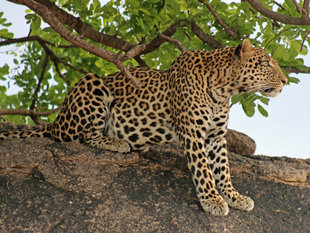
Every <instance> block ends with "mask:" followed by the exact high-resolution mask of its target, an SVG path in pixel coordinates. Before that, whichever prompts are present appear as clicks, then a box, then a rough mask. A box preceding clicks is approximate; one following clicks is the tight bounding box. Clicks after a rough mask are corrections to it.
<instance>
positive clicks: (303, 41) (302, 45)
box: [300, 31, 310, 52]
mask: <svg viewBox="0 0 310 233" xmlns="http://www.w3.org/2000/svg"><path fill="white" fill-rule="evenodd" d="M309 34H310V31H308V32H307V34H306V35H305V37H304V39H303V40H302V43H301V46H300V52H301V51H302V48H303V47H304V44H305V42H306V40H307V38H308V36H309Z"/></svg>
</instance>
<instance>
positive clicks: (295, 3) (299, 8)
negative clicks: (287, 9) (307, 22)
mask: <svg viewBox="0 0 310 233" xmlns="http://www.w3.org/2000/svg"><path fill="white" fill-rule="evenodd" d="M293 3H294V5H295V6H296V10H297V12H298V13H299V14H301V13H302V10H303V9H302V8H301V7H300V6H299V5H298V3H297V2H296V0H293Z"/></svg>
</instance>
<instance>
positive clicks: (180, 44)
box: [159, 33, 186, 53]
mask: <svg viewBox="0 0 310 233" xmlns="http://www.w3.org/2000/svg"><path fill="white" fill-rule="evenodd" d="M159 37H160V38H162V39H164V40H165V41H168V42H169V43H172V44H175V45H176V46H178V48H179V49H180V50H181V52H182V53H184V52H186V48H185V47H184V46H183V44H182V43H181V42H180V41H178V40H176V39H172V38H170V37H168V36H165V35H163V34H162V33H159Z"/></svg>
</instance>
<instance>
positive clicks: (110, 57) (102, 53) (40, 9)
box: [12, 0, 140, 87]
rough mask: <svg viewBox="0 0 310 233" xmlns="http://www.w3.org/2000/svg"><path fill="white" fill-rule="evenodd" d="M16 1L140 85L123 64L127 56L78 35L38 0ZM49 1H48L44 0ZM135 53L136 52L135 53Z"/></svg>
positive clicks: (62, 34)
mask: <svg viewBox="0 0 310 233" xmlns="http://www.w3.org/2000/svg"><path fill="white" fill-rule="evenodd" d="M12 1H13V2H15V3H19V4H23V5H26V6H28V7H29V8H30V9H32V10H33V11H34V12H36V13H37V14H39V15H40V16H41V17H42V19H43V20H44V21H46V22H47V23H48V24H49V25H50V26H51V27H52V28H53V29H54V30H55V31H56V32H57V33H59V34H60V35H61V36H62V37H63V38H65V39H66V40H67V41H69V42H71V43H72V44H73V45H75V46H77V47H80V48H82V49H84V50H86V51H88V52H90V53H93V54H94V55H96V56H98V57H101V58H103V59H105V60H107V61H110V62H113V63H114V64H115V65H116V66H117V67H118V68H119V69H120V71H121V72H122V73H123V74H124V75H126V76H127V77H128V78H129V80H130V81H131V82H132V83H133V85H135V86H136V87H139V86H140V84H139V81H137V80H136V79H135V78H134V77H133V76H132V74H131V73H130V72H129V71H128V69H127V68H125V67H124V65H123V64H122V61H123V60H122V59H123V58H125V56H122V57H121V59H120V60H119V59H118V58H119V56H116V55H115V54H113V53H111V52H109V51H107V50H104V49H102V48H99V47H97V46H95V45H93V44H90V43H88V42H86V41H85V40H83V39H82V38H81V37H80V36H77V35H75V34H73V33H72V32H70V31H69V30H67V29H66V28H65V27H64V26H63V25H62V24H61V23H60V22H59V21H58V20H57V17H56V18H55V16H54V15H53V14H52V13H51V12H50V11H49V9H48V8H46V7H45V6H43V5H40V4H38V3H37V2H35V1H33V0H12ZM44 2H47V1H44ZM133 54H135V53H133Z"/></svg>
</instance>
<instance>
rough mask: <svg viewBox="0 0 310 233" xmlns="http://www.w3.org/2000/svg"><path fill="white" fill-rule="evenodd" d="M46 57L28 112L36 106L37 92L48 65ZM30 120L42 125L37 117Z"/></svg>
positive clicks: (46, 56) (46, 57)
mask: <svg viewBox="0 0 310 233" xmlns="http://www.w3.org/2000/svg"><path fill="white" fill-rule="evenodd" d="M48 60H49V59H48V55H47V54H46V55H45V59H44V64H43V68H42V71H41V75H40V78H39V81H38V84H37V87H36V89H35V91H34V93H33V99H32V103H31V105H30V110H33V109H34V107H35V104H36V100H37V98H38V92H39V90H40V87H41V83H42V81H43V79H44V75H45V72H46V67H47V65H48ZM31 119H32V120H33V121H34V122H35V123H36V124H38V125H40V124H42V123H43V122H42V121H41V120H40V118H39V117H38V116H31Z"/></svg>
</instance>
